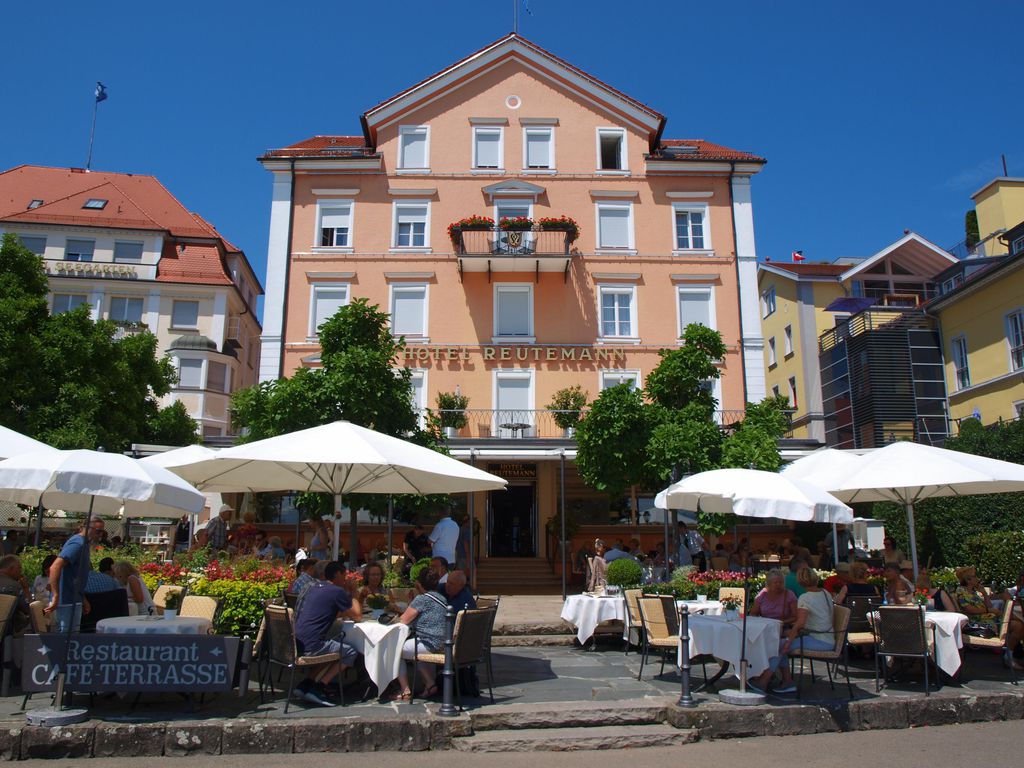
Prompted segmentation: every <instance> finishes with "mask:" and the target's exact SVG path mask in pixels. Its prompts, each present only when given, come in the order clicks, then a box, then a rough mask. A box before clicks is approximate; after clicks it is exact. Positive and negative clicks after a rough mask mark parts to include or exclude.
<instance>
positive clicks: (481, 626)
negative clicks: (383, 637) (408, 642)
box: [409, 608, 494, 711]
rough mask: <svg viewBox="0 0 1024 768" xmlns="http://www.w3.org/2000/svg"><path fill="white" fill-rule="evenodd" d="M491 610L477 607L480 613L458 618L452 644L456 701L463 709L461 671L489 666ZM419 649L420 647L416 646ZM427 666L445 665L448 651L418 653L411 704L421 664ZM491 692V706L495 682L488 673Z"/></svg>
mask: <svg viewBox="0 0 1024 768" xmlns="http://www.w3.org/2000/svg"><path fill="white" fill-rule="evenodd" d="M490 612H491V609H490V608H483V609H480V608H477V609H476V610H467V611H459V612H458V614H457V615H456V616H455V631H454V637H453V645H452V664H453V666H454V667H455V699H456V702H457V703H458V705H459V710H460V711H461V710H462V691H461V690H460V686H459V674H458V673H459V670H460V669H463V668H465V667H475V666H477V665H478V664H486V663H487V653H486V652H485V650H484V649H485V644H486V639H487V633H488V630H487V628H488V627H489V626H491V622H492V621H493V619H492V617H491V616H490V615H489V614H490ZM413 647H414V648H416V647H417V645H416V644H414V646H413ZM421 661H422V662H423V663H425V664H439V665H441V666H442V667H443V666H444V651H443V650H442V651H441V652H440V653H420V652H419V651H418V650H417V651H416V653H415V654H414V655H413V663H412V685H411V686H410V691H412V695H411V696H410V697H409V703H410V704H412V702H413V700H414V699H415V688H416V680H417V673H418V671H419V665H420V662H421ZM488 672H489V670H488ZM487 689H488V691H489V693H490V695H491V704H493V703H494V688H493V681H492V680H491V679H490V675H489V674H488V679H487Z"/></svg>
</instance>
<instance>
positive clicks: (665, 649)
mask: <svg viewBox="0 0 1024 768" xmlns="http://www.w3.org/2000/svg"><path fill="white" fill-rule="evenodd" d="M637 604H638V607H639V609H640V621H641V623H642V625H643V656H642V657H641V659H640V671H639V672H638V673H637V676H636V679H637V680H639V679H641V678H642V677H643V674H644V664H645V663H646V662H647V658H648V656H649V655H650V652H651V648H655V649H656V650H658V651H659V652H660V653H661V671H660V672H659V673H658V674H659V675H661V674H664V672H665V657H666V656H667V655H668V654H669V653H676V652H678V649H679V620H678V618H677V614H676V603H675V599H674V598H673V597H672V596H670V595H659V596H658V597H641V598H640V599H639V600H638V601H637Z"/></svg>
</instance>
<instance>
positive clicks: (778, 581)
mask: <svg viewBox="0 0 1024 768" xmlns="http://www.w3.org/2000/svg"><path fill="white" fill-rule="evenodd" d="M796 605H797V602H796V595H794V594H793V592H792V591H791V590H788V589H786V577H785V576H784V575H783V573H782V571H781V570H779V569H778V568H772V569H771V570H770V571H768V574H767V576H765V581H764V589H762V590H761V591H760V592H758V593H757V597H755V598H754V607H753V608H751V609H750V615H751V616H764V617H765V618H766V619H778V620H779V621H781V622H782V623H783V624H792V623H793V622H794V621H796Z"/></svg>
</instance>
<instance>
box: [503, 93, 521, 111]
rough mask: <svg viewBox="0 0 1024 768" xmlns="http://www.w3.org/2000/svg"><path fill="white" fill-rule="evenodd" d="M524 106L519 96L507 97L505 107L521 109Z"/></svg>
mask: <svg viewBox="0 0 1024 768" xmlns="http://www.w3.org/2000/svg"><path fill="white" fill-rule="evenodd" d="M522 105H523V100H522V99H520V98H519V97H518V96H506V97H505V106H506V107H508V108H509V109H519V108H520V107H521V106H522Z"/></svg>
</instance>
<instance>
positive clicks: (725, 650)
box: [678, 615, 782, 684]
mask: <svg viewBox="0 0 1024 768" xmlns="http://www.w3.org/2000/svg"><path fill="white" fill-rule="evenodd" d="M689 625H690V658H691V659H692V658H694V657H696V656H705V655H706V656H714V657H715V658H716V659H720V660H721V661H723V662H725V663H724V664H723V665H722V669H721V670H720V671H719V672H718V674H716V675H715V676H714V678H712V679H711V680H708V681H707V682H708V684H710V683H713V682H714V681H715V680H718V679H719V678H720V677H721V676H722V675H724V674H725V673H726V671H728V668H729V665H730V664H732V665H733V667H735V673H734V674H736V676H737V677H738V676H739V669H740V657H741V655H742V642H741V641H742V638H743V617H742V616H740V617H738V618H727V617H725V616H700V615H697V616H691V617H690V621H689ZM781 635H782V622H781V621H778V620H776V619H766V618H764V617H762V616H748V617H747V672H748V677H753V676H755V675H759V674H761V673H762V672H764V671H765V670H766V669H768V663H769V660H770V659H771V658H772V657H773V656H778V655H779V638H780V637H781ZM678 656H679V661H678V663H679V664H680V665H682V646H680V648H679V654H678Z"/></svg>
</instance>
